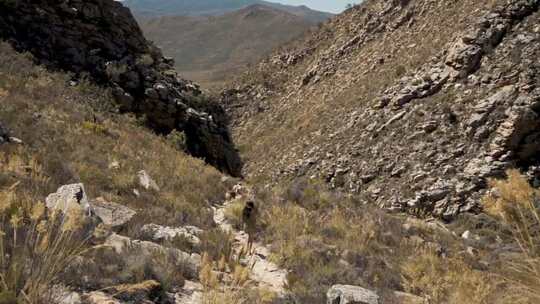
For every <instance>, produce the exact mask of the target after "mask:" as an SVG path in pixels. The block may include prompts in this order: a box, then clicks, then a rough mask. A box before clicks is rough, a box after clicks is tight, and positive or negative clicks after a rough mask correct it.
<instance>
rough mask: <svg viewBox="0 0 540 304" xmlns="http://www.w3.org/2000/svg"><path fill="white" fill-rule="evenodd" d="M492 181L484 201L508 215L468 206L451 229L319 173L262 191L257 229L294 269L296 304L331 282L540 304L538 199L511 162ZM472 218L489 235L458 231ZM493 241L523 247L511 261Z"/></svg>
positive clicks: (433, 299) (437, 298) (321, 298)
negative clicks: (318, 178) (505, 175)
mask: <svg viewBox="0 0 540 304" xmlns="http://www.w3.org/2000/svg"><path fill="white" fill-rule="evenodd" d="M492 184H493V187H494V188H495V189H497V190H494V191H493V193H499V194H498V195H497V196H496V198H493V197H492V196H487V197H486V204H487V207H488V208H487V209H488V210H490V213H493V214H495V213H496V214H499V215H500V216H501V218H502V219H504V220H503V221H502V222H497V221H495V220H494V219H492V218H490V220H489V221H487V220H486V219H485V218H486V217H487V216H486V215H479V216H473V215H464V216H462V217H461V218H460V219H458V220H457V221H456V222H455V223H454V224H452V225H450V226H449V227H450V230H448V229H447V228H445V227H444V226H442V225H440V224H435V223H433V225H430V224H426V223H425V222H423V221H420V220H412V219H407V218H405V217H402V216H399V215H391V214H387V213H385V212H382V211H380V210H377V209H374V208H372V207H370V206H364V205H360V204H359V202H357V201H356V200H355V199H354V198H353V197H349V196H345V195H340V194H336V193H335V192H330V191H327V190H326V189H325V188H324V187H323V186H322V183H318V182H313V181H301V182H297V183H293V184H292V185H289V186H287V187H282V188H281V190H276V191H272V192H270V191H264V190H259V191H257V193H258V199H257V201H258V202H259V206H260V208H261V209H262V210H261V213H262V219H261V220H260V222H259V238H260V239H261V240H263V241H265V242H267V243H268V244H269V246H270V248H271V249H272V251H273V256H272V259H273V260H275V261H276V262H277V263H279V264H280V265H282V266H283V267H286V268H288V269H289V270H291V273H290V274H289V277H288V281H289V286H288V289H289V290H290V291H291V292H292V294H293V298H294V299H295V301H296V303H325V293H326V290H327V289H328V288H329V287H330V286H331V285H333V284H353V285H355V284H357V285H360V286H364V287H369V288H374V289H376V290H379V292H380V293H381V294H382V295H383V297H384V298H385V299H386V300H387V301H389V303H393V302H392V300H393V295H392V294H391V293H389V292H388V291H389V290H398V291H406V292H409V293H412V294H415V295H419V296H422V297H424V298H426V299H428V300H429V303H471V304H476V303H478V304H480V303H511V302H512V303H513V302H517V303H536V302H537V301H538V294H540V293H539V289H538V288H539V286H540V285H539V282H540V281H538V277H539V276H538V274H539V269H540V268H539V265H540V264H539V263H538V260H539V258H538V246H539V244H540V242H539V240H538V239H537V237H538V227H539V226H540V225H539V222H538V209H537V208H538V206H537V205H535V203H534V201H533V200H532V199H533V198H534V197H535V195H536V193H537V190H533V189H532V188H531V187H530V186H529V184H528V182H527V181H526V180H525V178H523V177H521V176H520V175H519V173H517V172H513V171H512V172H510V173H509V180H508V181H493V183H492ZM536 204H537V203H536ZM492 206H496V207H495V208H493V207H492ZM232 209H233V210H234V208H232ZM235 213H236V212H234V211H232V212H231V213H230V214H229V216H230V217H232V218H234V214H235ZM237 216H241V214H240V215H237ZM238 220H239V219H237V221H238ZM483 221H484V222H488V223H490V224H489V225H485V223H484V222H483ZM468 227H471V229H473V228H475V230H472V231H474V233H477V234H478V235H480V236H481V237H482V240H483V241H482V242H477V243H474V244H473V245H471V243H467V242H466V241H464V240H463V239H462V238H461V237H460V236H461V232H463V231H465V229H467V228H468ZM530 229H536V230H535V231H534V232H533V231H531V230H530ZM458 231H460V232H459V234H458V233H456V232H458ZM512 236H514V237H515V239H514V238H512ZM495 238H498V241H494V239H495ZM494 242H500V243H499V245H498V246H500V248H503V247H505V246H510V247H511V246H512V245H513V244H516V243H517V244H518V245H519V249H520V250H516V251H514V252H513V253H512V254H514V256H513V258H512V259H511V260H508V259H507V258H506V257H505V255H504V254H501V253H500V252H499V253H497V254H495V255H493V254H492V251H493V248H488V247H489V244H491V243H494ZM501 252H503V251H501ZM486 261H490V262H486Z"/></svg>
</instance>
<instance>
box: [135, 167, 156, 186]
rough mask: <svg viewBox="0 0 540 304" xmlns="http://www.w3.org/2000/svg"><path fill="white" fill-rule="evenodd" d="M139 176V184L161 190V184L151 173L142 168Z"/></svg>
mask: <svg viewBox="0 0 540 304" xmlns="http://www.w3.org/2000/svg"><path fill="white" fill-rule="evenodd" d="M137 178H138V179H139V185H141V187H143V188H144V189H146V190H153V191H159V186H158V184H157V183H156V181H155V180H153V179H152V177H150V175H149V174H148V173H147V172H146V171H145V170H141V171H139V172H138V173H137Z"/></svg>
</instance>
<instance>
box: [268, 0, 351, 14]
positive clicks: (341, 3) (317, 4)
mask: <svg viewBox="0 0 540 304" xmlns="http://www.w3.org/2000/svg"><path fill="white" fill-rule="evenodd" d="M270 1H272V0H270ZM274 2H281V3H285V4H292V5H301V4H304V5H307V6H309V7H311V8H313V9H317V10H321V11H327V12H334V13H339V12H341V11H343V9H345V5H347V3H359V2H361V0H274Z"/></svg>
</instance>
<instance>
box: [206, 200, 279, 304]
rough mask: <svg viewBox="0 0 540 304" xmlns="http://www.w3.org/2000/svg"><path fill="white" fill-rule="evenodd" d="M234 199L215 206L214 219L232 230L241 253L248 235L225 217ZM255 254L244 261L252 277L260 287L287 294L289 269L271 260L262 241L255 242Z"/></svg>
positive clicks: (221, 226) (235, 245)
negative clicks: (226, 210) (286, 286)
mask: <svg viewBox="0 0 540 304" xmlns="http://www.w3.org/2000/svg"><path fill="white" fill-rule="evenodd" d="M232 202H233V201H232V200H228V201H225V203H224V204H223V205H220V206H217V207H215V208H214V221H215V222H216V223H217V224H218V226H219V227H220V228H221V229H222V230H223V231H226V232H230V233H231V234H232V235H233V237H234V245H233V250H234V252H235V254H239V253H240V251H242V249H243V248H244V247H246V244H247V240H248V235H247V233H245V232H244V231H241V230H237V229H235V228H234V227H233V226H232V225H231V224H230V223H228V222H227V219H226V218H225V209H226V208H227V206H228V205H229V204H231V203H232ZM253 251H254V253H253V255H248V256H247V258H246V260H244V261H242V262H244V263H245V264H247V265H248V266H249V267H250V268H251V273H250V279H251V280H253V281H254V282H256V283H257V284H258V285H259V287H264V288H267V289H269V290H271V291H274V292H276V293H277V294H278V295H280V296H283V295H285V285H286V282H287V270H285V269H282V268H280V267H279V266H278V265H276V264H275V263H272V262H271V261H270V260H269V257H270V250H269V249H268V248H267V247H266V246H264V245H263V244H261V243H258V242H254V243H253Z"/></svg>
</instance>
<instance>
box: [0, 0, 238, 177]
mask: <svg viewBox="0 0 540 304" xmlns="http://www.w3.org/2000/svg"><path fill="white" fill-rule="evenodd" d="M0 8H1V10H0V38H1V39H4V40H7V41H8V42H10V43H11V44H12V45H13V46H14V47H15V49H17V50H18V51H27V52H30V53H31V54H32V55H33V56H34V58H35V59H36V60H37V62H38V63H41V64H43V65H45V66H47V67H49V68H56V69H61V70H65V71H69V72H73V73H75V75H77V76H79V77H81V76H85V75H88V76H89V77H90V78H92V79H93V80H95V81H96V82H98V83H100V84H102V85H105V86H107V87H109V88H111V90H112V92H113V94H114V95H115V97H116V99H117V101H118V102H119V103H120V104H121V110H122V111H129V112H134V113H137V114H138V115H140V116H144V119H145V120H146V122H147V124H148V125H149V126H150V127H152V128H153V129H154V130H156V131H157V132H159V133H163V134H168V133H170V132H171V131H172V130H175V129H177V130H180V131H183V132H184V133H185V136H186V137H187V146H188V150H189V151H190V152H191V153H192V154H193V155H195V156H198V157H201V158H204V159H206V161H208V162H209V163H211V164H213V165H215V166H216V167H218V168H220V169H222V170H224V171H226V172H229V173H231V174H233V175H238V173H239V168H240V162H239V159H238V157H237V155H236V152H235V149H234V147H233V144H232V143H231V141H230V138H229V135H228V131H227V128H226V122H225V120H224V117H223V115H222V111H221V109H220V108H219V107H218V106H215V105H213V104H212V103H209V102H206V100H205V97H204V96H202V95H201V92H200V90H199V89H198V87H197V86H196V85H194V84H193V83H191V82H189V81H186V80H184V79H181V78H179V77H178V75H177V74H176V72H175V71H174V70H173V61H172V60H171V59H167V58H164V57H163V56H162V54H161V51H160V50H159V49H157V48H156V47H155V46H154V45H152V44H151V43H149V42H148V41H147V40H146V39H145V38H144V36H143V35H142V32H141V30H140V29H139V27H138V25H137V23H136V22H135V19H133V17H132V15H131V13H130V11H129V9H127V8H125V7H123V6H122V4H120V3H119V2H115V1H109V0H95V1H69V2H62V3H55V4H54V5H52V4H50V3H48V2H38V3H35V2H33V1H16V2H11V1H2V2H0Z"/></svg>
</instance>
